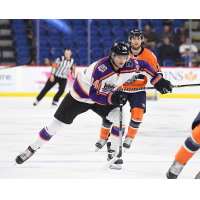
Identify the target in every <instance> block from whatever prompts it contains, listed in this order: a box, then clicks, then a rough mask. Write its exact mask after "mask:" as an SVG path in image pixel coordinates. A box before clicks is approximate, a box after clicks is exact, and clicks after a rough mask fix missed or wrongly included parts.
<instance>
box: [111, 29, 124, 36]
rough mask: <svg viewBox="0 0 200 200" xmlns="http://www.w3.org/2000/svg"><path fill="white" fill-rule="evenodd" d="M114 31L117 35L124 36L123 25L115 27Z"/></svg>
mask: <svg viewBox="0 0 200 200" xmlns="http://www.w3.org/2000/svg"><path fill="white" fill-rule="evenodd" d="M113 32H114V35H115V37H124V28H122V27H114V28H113Z"/></svg>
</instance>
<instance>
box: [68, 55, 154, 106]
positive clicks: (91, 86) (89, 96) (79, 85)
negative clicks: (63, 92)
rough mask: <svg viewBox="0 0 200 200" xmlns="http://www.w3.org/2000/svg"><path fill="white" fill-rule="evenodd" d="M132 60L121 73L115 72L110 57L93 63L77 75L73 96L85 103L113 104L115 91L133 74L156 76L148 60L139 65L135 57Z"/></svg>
mask: <svg viewBox="0 0 200 200" xmlns="http://www.w3.org/2000/svg"><path fill="white" fill-rule="evenodd" d="M130 60H131V62H132V63H133V65H132V66H131V67H127V66H126V64H125V65H124V66H123V67H122V68H121V69H120V73H115V72H114V70H113V67H112V64H111V62H110V59H109V57H105V58H102V59H101V60H99V61H97V62H94V63H92V64H91V65H90V66H89V67H88V69H87V70H85V71H84V72H80V73H79V74H78V75H77V77H76V79H75V81H74V84H73V87H72V89H71V91H70V93H71V95H72V97H73V98H74V99H76V100H77V101H81V102H84V103H90V104H93V103H98V104H101V105H112V101H111V96H112V94H113V93H114V91H115V90H116V89H117V88H118V87H119V86H122V85H123V83H125V82H126V81H127V80H128V79H130V78H132V76H133V75H137V74H139V73H142V74H145V75H147V76H150V77H151V78H152V77H153V76H154V74H155V70H154V69H153V68H152V67H151V66H150V65H149V64H148V63H147V62H145V61H144V62H140V65H138V63H137V61H135V60H134V59H130Z"/></svg>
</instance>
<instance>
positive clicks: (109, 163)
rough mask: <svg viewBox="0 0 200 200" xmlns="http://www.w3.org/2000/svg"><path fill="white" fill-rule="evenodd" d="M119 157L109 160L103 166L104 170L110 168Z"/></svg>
mask: <svg viewBox="0 0 200 200" xmlns="http://www.w3.org/2000/svg"><path fill="white" fill-rule="evenodd" d="M118 159H119V158H118V157H113V158H112V159H111V160H109V161H107V162H106V164H105V165H104V166H103V167H102V169H103V170H106V169H108V168H109V167H110V166H111V165H112V164H113V163H114V162H115V161H117V160H118Z"/></svg>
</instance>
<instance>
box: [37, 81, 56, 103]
mask: <svg viewBox="0 0 200 200" xmlns="http://www.w3.org/2000/svg"><path fill="white" fill-rule="evenodd" d="M55 84H56V78H55V80H54V82H51V81H50V79H48V80H47V82H46V84H45V86H44V88H43V89H42V91H41V92H40V94H39V95H38V96H37V97H36V101H35V102H34V103H33V105H34V106H36V105H37V104H38V103H39V101H40V100H41V99H42V98H43V97H44V96H45V94H46V93H47V92H48V91H49V90H50V89H51V88H52V87H53V86H54V85H55Z"/></svg>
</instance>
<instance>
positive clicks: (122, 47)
mask: <svg viewBox="0 0 200 200" xmlns="http://www.w3.org/2000/svg"><path fill="white" fill-rule="evenodd" d="M115 55H122V56H127V59H129V56H130V50H129V48H128V45H127V44H126V43H124V42H118V41H115V42H113V45H112V46H111V48H110V57H111V58H114V56H115Z"/></svg>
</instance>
